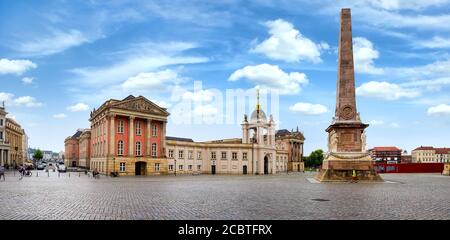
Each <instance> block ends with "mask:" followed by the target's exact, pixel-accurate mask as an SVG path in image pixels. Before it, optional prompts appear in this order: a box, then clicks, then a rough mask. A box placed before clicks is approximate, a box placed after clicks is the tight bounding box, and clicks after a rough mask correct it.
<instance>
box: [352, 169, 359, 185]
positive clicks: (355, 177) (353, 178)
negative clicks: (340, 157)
mask: <svg viewBox="0 0 450 240" xmlns="http://www.w3.org/2000/svg"><path fill="white" fill-rule="evenodd" d="M356 182H358V177H357V175H356V170H355V169H353V173H352V183H356Z"/></svg>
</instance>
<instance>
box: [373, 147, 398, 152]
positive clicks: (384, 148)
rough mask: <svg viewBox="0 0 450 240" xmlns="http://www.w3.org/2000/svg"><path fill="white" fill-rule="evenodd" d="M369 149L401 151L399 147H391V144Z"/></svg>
mask: <svg viewBox="0 0 450 240" xmlns="http://www.w3.org/2000/svg"><path fill="white" fill-rule="evenodd" d="M371 150H372V151H401V149H399V148H397V147H393V146H389V147H374V148H373V149H371Z"/></svg>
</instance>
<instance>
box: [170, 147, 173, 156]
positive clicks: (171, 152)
mask: <svg viewBox="0 0 450 240" xmlns="http://www.w3.org/2000/svg"><path fill="white" fill-rule="evenodd" d="M169 158H173V149H169Z"/></svg>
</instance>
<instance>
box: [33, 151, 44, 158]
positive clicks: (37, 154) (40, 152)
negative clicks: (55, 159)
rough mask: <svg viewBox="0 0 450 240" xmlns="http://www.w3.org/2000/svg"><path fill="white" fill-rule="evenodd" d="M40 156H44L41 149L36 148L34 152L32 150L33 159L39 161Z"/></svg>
mask: <svg viewBox="0 0 450 240" xmlns="http://www.w3.org/2000/svg"><path fill="white" fill-rule="evenodd" d="M42 158H44V155H43V154H42V151H41V150H39V149H38V150H36V152H34V154H33V159H34V160H37V161H39V160H41V159H42Z"/></svg>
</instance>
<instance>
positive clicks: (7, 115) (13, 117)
mask: <svg viewBox="0 0 450 240" xmlns="http://www.w3.org/2000/svg"><path fill="white" fill-rule="evenodd" d="M6 117H7V118H11V119H12V120H14V121H16V120H17V118H16V116H15V115H12V114H11V113H8V114H6Z"/></svg>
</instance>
